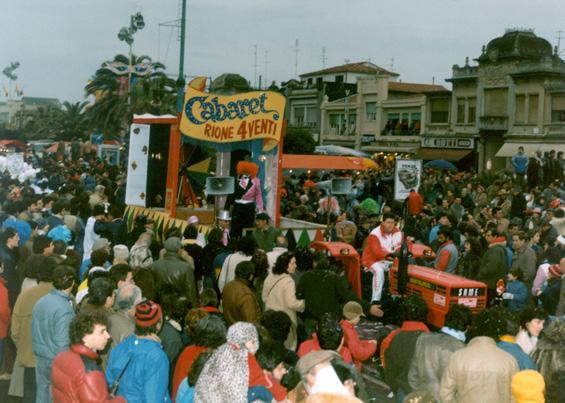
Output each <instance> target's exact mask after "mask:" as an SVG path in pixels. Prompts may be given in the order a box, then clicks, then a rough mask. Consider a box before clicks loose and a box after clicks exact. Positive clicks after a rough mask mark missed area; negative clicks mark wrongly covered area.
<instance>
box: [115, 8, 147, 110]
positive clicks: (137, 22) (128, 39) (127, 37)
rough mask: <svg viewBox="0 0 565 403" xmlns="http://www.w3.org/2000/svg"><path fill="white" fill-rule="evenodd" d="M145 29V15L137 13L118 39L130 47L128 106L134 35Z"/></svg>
mask: <svg viewBox="0 0 565 403" xmlns="http://www.w3.org/2000/svg"><path fill="white" fill-rule="evenodd" d="M144 27H145V21H143V15H141V13H139V12H138V13H135V14H134V15H131V16H130V24H129V27H123V28H122V29H120V32H118V39H119V40H120V41H122V42H125V43H127V44H128V46H129V65H128V104H129V105H131V73H132V70H133V66H132V63H133V61H132V58H133V53H132V50H131V46H132V44H133V34H135V33H136V32H137V31H139V30H141V29H143V28H144Z"/></svg>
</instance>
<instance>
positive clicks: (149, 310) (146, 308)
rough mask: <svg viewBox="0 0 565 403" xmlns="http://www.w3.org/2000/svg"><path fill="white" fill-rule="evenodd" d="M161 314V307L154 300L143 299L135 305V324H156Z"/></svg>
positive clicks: (141, 325) (147, 325) (143, 325)
mask: <svg viewBox="0 0 565 403" xmlns="http://www.w3.org/2000/svg"><path fill="white" fill-rule="evenodd" d="M161 316H162V313H161V307H160V306H159V304H156V303H155V302H153V301H142V302H140V303H139V304H137V305H136V306H135V324H136V325H137V326H139V327H150V326H154V325H155V324H156V323H157V322H159V321H160V320H161Z"/></svg>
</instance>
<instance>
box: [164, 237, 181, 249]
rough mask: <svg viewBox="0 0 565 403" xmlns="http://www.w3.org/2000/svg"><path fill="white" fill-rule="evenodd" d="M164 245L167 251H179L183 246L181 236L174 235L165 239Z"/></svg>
mask: <svg viewBox="0 0 565 403" xmlns="http://www.w3.org/2000/svg"><path fill="white" fill-rule="evenodd" d="M164 246H165V249H166V250H167V252H177V251H178V250H179V249H180V247H181V240H180V238H179V237H176V236H172V237H170V238H169V239H167V240H166V241H165V244H164Z"/></svg>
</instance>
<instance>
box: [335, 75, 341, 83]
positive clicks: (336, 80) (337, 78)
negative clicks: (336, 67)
mask: <svg viewBox="0 0 565 403" xmlns="http://www.w3.org/2000/svg"><path fill="white" fill-rule="evenodd" d="M335 82H336V83H342V82H343V76H342V75H339V76H335Z"/></svg>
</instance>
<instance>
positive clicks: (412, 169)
mask: <svg viewBox="0 0 565 403" xmlns="http://www.w3.org/2000/svg"><path fill="white" fill-rule="evenodd" d="M421 176H422V160H400V159H397V160H396V168H395V170H394V200H399V201H404V199H406V197H408V194H409V193H410V190H412V189H414V190H415V191H416V192H417V191H418V189H419V188H420V180H421Z"/></svg>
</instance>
